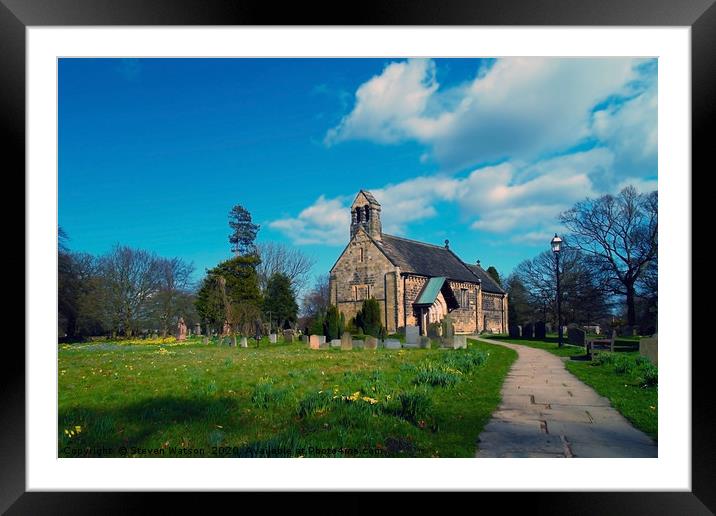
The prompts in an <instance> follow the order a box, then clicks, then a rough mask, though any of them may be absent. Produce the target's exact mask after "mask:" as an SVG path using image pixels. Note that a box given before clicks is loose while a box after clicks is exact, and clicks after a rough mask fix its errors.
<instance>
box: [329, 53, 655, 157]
mask: <svg viewBox="0 0 716 516" xmlns="http://www.w3.org/2000/svg"><path fill="white" fill-rule="evenodd" d="M640 63H641V61H638V60H632V59H626V58H580V59H573V58H505V59H499V60H497V61H496V63H495V64H494V65H493V66H492V68H490V69H489V70H488V71H486V72H482V73H479V74H478V75H477V76H476V77H475V78H474V79H473V80H472V81H470V82H468V83H467V84H464V85H462V86H459V87H455V88H452V89H447V90H441V89H440V88H439V84H438V83H437V81H436V78H435V65H434V63H433V62H432V61H431V60H423V59H420V60H408V61H405V62H398V63H392V64H390V65H389V66H387V67H386V68H385V69H384V70H383V73H382V74H380V75H378V76H375V77H373V78H372V79H370V80H369V81H367V82H366V83H364V84H363V85H361V86H360V87H359V88H358V91H357V92H356V102H355V105H354V107H353V110H352V111H351V113H349V114H348V115H347V116H345V117H344V118H343V120H342V121H341V122H340V124H339V125H338V126H337V127H335V128H333V129H331V130H330V131H329V132H328V134H327V136H326V141H327V142H328V143H337V142H340V141H342V140H348V139H367V140H372V141H376V142H379V143H397V142H401V141H406V140H417V141H420V142H422V143H425V144H427V145H428V146H429V147H430V148H431V149H432V152H433V154H434V155H435V157H436V158H437V160H438V161H439V162H440V163H441V164H442V166H443V168H444V169H445V170H456V169H460V168H463V167H466V166H469V165H471V164H476V163H484V162H489V161H495V160H502V159H505V158H509V159H522V160H529V159H534V158H535V157H537V156H539V155H541V154H544V153H549V152H554V151H559V150H562V149H565V148H568V147H570V146H572V145H574V144H576V143H578V142H579V141H580V140H582V139H584V138H586V137H588V136H590V135H591V134H592V125H593V124H592V119H591V118H592V109H593V108H594V106H596V105H598V103H600V102H602V101H604V100H606V99H607V98H609V97H610V96H613V95H624V94H626V93H627V92H628V91H629V85H630V83H631V82H632V81H634V80H635V79H637V78H638V77H639V74H640V72H639V70H638V65H639V64H640ZM638 109H640V107H638V106H635V111H636V110H638ZM626 114H627V113H625V116H626ZM607 125H608V124H607Z"/></svg>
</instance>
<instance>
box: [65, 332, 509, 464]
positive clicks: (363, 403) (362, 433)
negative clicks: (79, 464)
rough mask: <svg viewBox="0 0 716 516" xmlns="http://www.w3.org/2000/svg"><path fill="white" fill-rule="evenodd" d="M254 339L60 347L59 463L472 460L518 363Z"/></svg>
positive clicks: (438, 352)
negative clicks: (238, 343) (231, 343)
mask: <svg viewBox="0 0 716 516" xmlns="http://www.w3.org/2000/svg"><path fill="white" fill-rule="evenodd" d="M250 342H251V344H250V346H251V347H249V348H248V349H242V348H234V347H228V346H218V345H216V344H209V345H204V344H202V343H201V342H200V341H198V340H193V339H190V340H189V341H188V342H186V343H173V344H158V345H123V344H121V343H113V342H107V343H92V344H73V345H61V346H60V348H59V351H58V367H59V415H58V419H59V421H58V423H59V427H58V440H59V448H58V449H59V456H60V457H71V456H83V457H85V456H90V457H97V456H111V457H116V456H130V457H149V456H157V457H193V456H198V457H219V456H224V457H286V456H288V457H299V456H305V457H354V456H356V457H473V456H474V454H475V448H476V440H477V437H478V435H479V434H480V432H481V430H482V428H483V427H484V425H485V424H486V423H487V422H488V421H489V419H490V416H491V414H492V412H493V411H494V410H495V409H496V408H497V405H498V404H499V401H500V389H501V386H502V383H503V381H504V378H505V376H506V374H507V372H508V370H509V368H510V366H511V364H512V363H513V362H514V360H515V359H516V357H517V354H516V353H515V352H514V351H513V350H510V349H507V348H504V347H502V346H494V345H490V344H487V343H478V342H474V341H470V342H469V347H468V349H467V350H442V349H436V348H435V347H434V348H433V349H403V350H386V349H378V350H363V349H355V348H354V349H353V350H351V351H342V350H340V349H327V350H310V349H307V347H306V345H305V344H303V343H300V342H299V343H293V344H289V343H281V342H279V343H278V344H268V342H267V341H266V340H265V341H264V342H263V343H261V346H260V347H258V348H257V347H256V345H255V343H253V341H250ZM434 345H435V344H434Z"/></svg>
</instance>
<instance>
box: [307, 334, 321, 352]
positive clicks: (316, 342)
mask: <svg viewBox="0 0 716 516" xmlns="http://www.w3.org/2000/svg"><path fill="white" fill-rule="evenodd" d="M318 337H320V335H311V337H310V339H309V343H308V347H310V348H311V349H321V341H320V339H319V338H318Z"/></svg>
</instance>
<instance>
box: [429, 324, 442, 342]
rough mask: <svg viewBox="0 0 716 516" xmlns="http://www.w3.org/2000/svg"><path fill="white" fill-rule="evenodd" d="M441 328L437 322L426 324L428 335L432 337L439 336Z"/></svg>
mask: <svg viewBox="0 0 716 516" xmlns="http://www.w3.org/2000/svg"><path fill="white" fill-rule="evenodd" d="M441 330H442V328H441V327H440V325H439V324H429V325H428V337H432V338H433V339H436V338H438V337H440V335H441V333H442V331H441Z"/></svg>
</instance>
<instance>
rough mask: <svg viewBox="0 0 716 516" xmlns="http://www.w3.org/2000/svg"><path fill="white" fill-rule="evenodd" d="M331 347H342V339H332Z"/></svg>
mask: <svg viewBox="0 0 716 516" xmlns="http://www.w3.org/2000/svg"><path fill="white" fill-rule="evenodd" d="M331 347H332V348H340V347H341V339H331Z"/></svg>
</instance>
